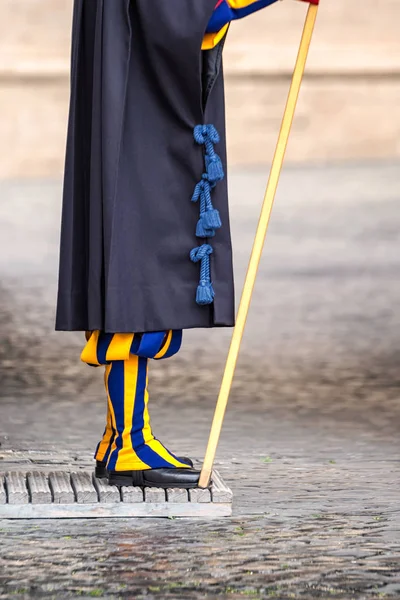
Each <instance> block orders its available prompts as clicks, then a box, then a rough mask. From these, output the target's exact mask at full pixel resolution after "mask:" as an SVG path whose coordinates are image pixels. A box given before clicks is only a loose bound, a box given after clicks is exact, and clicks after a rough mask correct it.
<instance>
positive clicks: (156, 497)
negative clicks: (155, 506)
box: [144, 488, 167, 503]
mask: <svg viewBox="0 0 400 600" xmlns="http://www.w3.org/2000/svg"><path fill="white" fill-rule="evenodd" d="M144 501H145V502H152V503H160V502H166V501H167V495H166V493H165V490H163V489H161V488H144Z"/></svg>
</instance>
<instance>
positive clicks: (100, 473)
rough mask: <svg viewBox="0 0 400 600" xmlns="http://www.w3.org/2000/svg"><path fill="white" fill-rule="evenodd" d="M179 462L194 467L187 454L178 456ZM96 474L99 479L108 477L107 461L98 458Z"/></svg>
mask: <svg viewBox="0 0 400 600" xmlns="http://www.w3.org/2000/svg"><path fill="white" fill-rule="evenodd" d="M177 458H178V460H179V462H182V463H184V464H185V465H189V467H193V461H192V460H191V459H190V458H186V456H181V457H179V456H178V457H177ZM94 476H95V477H96V478H97V479H107V478H108V471H107V463H106V462H103V461H101V460H96V468H95V470H94Z"/></svg>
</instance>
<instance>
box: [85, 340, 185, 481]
mask: <svg viewBox="0 0 400 600" xmlns="http://www.w3.org/2000/svg"><path fill="white" fill-rule="evenodd" d="M181 343H182V331H172V330H171V331H167V332H165V331H163V332H154V333H144V334H133V333H132V334H129V333H115V334H111V333H110V334H109V333H104V332H100V331H94V332H93V333H92V334H90V336H88V341H87V344H86V346H85V348H84V350H83V352H82V355H81V360H83V362H85V363H87V364H89V365H91V366H100V365H105V377H104V381H105V388H106V393H107V423H106V428H105V430H104V434H103V438H102V440H101V441H100V443H99V444H98V446H97V450H96V453H95V459H96V460H98V461H101V462H103V463H106V464H107V468H108V470H110V471H133V470H145V469H156V468H161V467H164V468H165V467H166V468H174V467H181V468H184V467H187V466H188V465H187V464H185V463H181V462H180V461H179V460H178V459H177V458H176V456H175V455H174V454H172V453H171V452H170V451H169V450H167V449H166V448H165V446H163V444H161V442H160V441H159V440H157V439H156V438H155V437H154V435H153V432H152V429H151V426H150V416H149V411H148V402H149V394H148V365H149V359H150V358H153V359H155V360H161V359H165V358H169V357H170V356H173V355H174V354H176V353H177V352H178V351H179V349H180V346H181Z"/></svg>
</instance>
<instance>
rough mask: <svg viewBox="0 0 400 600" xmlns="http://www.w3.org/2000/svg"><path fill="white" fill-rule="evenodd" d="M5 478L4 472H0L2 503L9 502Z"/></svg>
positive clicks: (0, 502) (0, 496) (0, 499)
mask: <svg viewBox="0 0 400 600" xmlns="http://www.w3.org/2000/svg"><path fill="white" fill-rule="evenodd" d="M4 484H5V480H4V474H3V473H0V504H5V503H6V502H7V494H6V488H5V485H4Z"/></svg>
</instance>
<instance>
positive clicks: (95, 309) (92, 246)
mask: <svg viewBox="0 0 400 600" xmlns="http://www.w3.org/2000/svg"><path fill="white" fill-rule="evenodd" d="M214 7H215V0H75V5H74V17H73V34H72V66H71V103H70V116H69V125H68V139H67V154H66V166H65V180H64V198H63V214H62V227H61V250H60V273H59V291H58V306H57V319H56V329H58V330H69V331H71V330H82V331H83V330H91V331H92V330H97V329H98V330H103V331H106V332H111V333H114V332H115V333H117V332H119V333H124V332H151V331H160V330H168V329H187V328H194V327H216V326H232V325H233V324H234V292H233V271H232V251H231V240H230V228H229V214H228V199H227V180H226V177H224V179H223V180H218V181H212V180H210V181H208V183H210V185H209V188H208V191H210V190H211V197H212V204H213V207H212V208H213V209H217V210H218V211H219V215H220V219H221V223H222V226H219V224H217V225H215V226H216V227H217V229H215V231H214V232H215V236H214V237H212V238H211V237H210V239H207V238H206V239H204V237H205V236H203V238H202V239H199V237H197V236H196V234H197V235H198V234H199V233H198V232H199V229H197V231H196V227H198V222H199V209H201V201H198V202H193V201H191V200H192V196H193V193H194V190H197V191H198V190H199V187H198V185H197V184H199V182H204V180H207V175H204V176H203V178H202V174H203V173H207V165H208V163H209V162H210V160H211V162H212V160H214V158H216V160H217V159H218V156H217V157H215V156H214V157H211V158H210V154H212V152H213V148H214V149H215V152H216V153H217V154H218V155H219V157H220V158H221V161H222V166H223V169H224V172H225V173H226V152H225V114H224V84H223V73H222V65H221V62H222V45H223V42H221V43H220V44H219V45H218V46H217V47H216V48H214V49H213V50H208V51H202V50H201V46H202V40H203V36H204V33H205V30H206V27H207V24H208V21H209V19H210V17H211V15H212V13H213V10H214ZM177 15H178V16H177ZM210 124H212V125H213V126H214V127H215V129H216V130H217V131H218V132H219V136H220V140H219V142H218V141H217V138H216V134H215V131H214V129H213V128H212V127H210V128H208V129H207V128H204V127H203V128H201V127H200V129H199V128H197V133H198V137H199V136H200V138H201V135H202V134H204V136H205V139H204V140H200V141H199V139H197V142H196V140H195V137H194V130H195V127H196V126H199V125H200V126H201V125H203V126H204V125H210ZM207 132H208V134H209V137H208V139H207ZM213 136H214V138H213ZM211 138H213V140H212V143H211V142H210V139H211ZM201 141H203V142H204V143H203V144H202V143H201ZM210 148H211V149H210ZM207 152H208V155H207ZM219 179H221V178H219ZM200 185H201V184H200ZM208 200H209V197H208ZM205 203H206V200H204V203H203V204H204V205H203V209H204V206H205ZM214 213H215V210H214ZM210 214H211V213H210ZM217 220H218V219H217ZM212 233H213V232H212V230H211V233H210V235H212ZM203 244H204V245H206V246H203V248H204V247H205V248H206V252H205V254H207V249H209V252H211V250H210V246H211V247H212V254H211V255H210V256H209V257H206V258H205V261H200V262H198V263H194V262H192V260H191V258H190V253H191V251H192V249H193V248H196V247H200V246H202V245H203ZM192 258H193V256H192ZM194 258H195V257H194ZM197 258H199V256H198V257H197ZM208 259H209V262H210V269H211V281H212V285H213V289H214V291H215V297H214V301H213V302H212V298H209V300H207V299H206V300H204V298H203V301H204V302H211V303H208V304H205V305H201V304H198V303H197V302H196V290H197V288H198V285H199V279H201V278H202V279H203V285H204V273H205V272H206V271H207V268H208V265H207V264H206V261H208ZM200 266H201V267H202V268H201V269H200ZM200 270H201V272H202V275H201V277H200ZM205 279H206V286H207V285H208V283H207V273H206V275H205ZM199 291H200V301H202V300H201V293H202V291H204V290H202V289H200V290H199ZM199 291H198V292H197V294H199ZM207 293H208V292H207ZM206 296H207V294H206ZM208 296H209V293H208ZM197 301H199V295H197Z"/></svg>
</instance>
